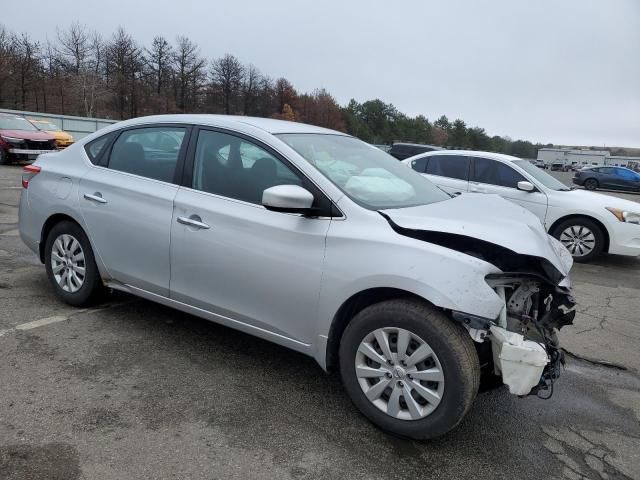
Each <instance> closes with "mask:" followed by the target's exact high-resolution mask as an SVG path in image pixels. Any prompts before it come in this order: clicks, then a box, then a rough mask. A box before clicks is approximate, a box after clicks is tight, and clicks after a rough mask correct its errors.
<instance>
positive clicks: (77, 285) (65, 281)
mask: <svg viewBox="0 0 640 480" xmlns="http://www.w3.org/2000/svg"><path fill="white" fill-rule="evenodd" d="M51 271H52V273H53V277H54V278H55V280H56V282H57V283H58V285H59V286H60V288H61V289H62V290H64V291H65V292H69V293H75V292H77V291H78V290H80V289H81V288H82V285H83V284H84V280H85V276H86V264H85V258H84V251H83V250H82V246H81V245H80V242H79V241H78V240H77V239H76V238H75V237H74V236H73V235H69V234H67V233H65V234H62V235H59V236H58V237H57V238H56V239H55V241H54V242H53V246H52V247H51Z"/></svg>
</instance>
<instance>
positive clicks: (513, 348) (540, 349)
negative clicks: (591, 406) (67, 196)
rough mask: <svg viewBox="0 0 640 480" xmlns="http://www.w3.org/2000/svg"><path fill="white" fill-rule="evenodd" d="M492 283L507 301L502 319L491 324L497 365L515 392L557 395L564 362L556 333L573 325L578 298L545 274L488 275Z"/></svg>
mask: <svg viewBox="0 0 640 480" xmlns="http://www.w3.org/2000/svg"><path fill="white" fill-rule="evenodd" d="M486 281H487V283H488V284H489V285H490V286H491V287H492V288H493V289H494V290H495V291H496V293H497V294H498V296H499V297H500V298H502V299H503V300H504V308H503V310H502V311H501V312H500V316H499V317H498V319H497V322H492V324H491V325H488V332H489V335H488V336H489V339H490V341H491V345H492V354H493V355H492V360H493V368H494V372H495V373H496V374H500V375H501V376H502V380H503V382H504V383H505V384H506V385H507V386H508V387H509V391H510V392H511V393H513V394H516V395H527V394H537V395H538V396H541V397H542V395H543V394H542V392H544V391H548V394H547V395H546V396H545V397H542V398H547V397H549V396H550V395H551V394H552V393H553V383H554V382H555V380H556V379H557V378H558V377H559V375H560V368H561V366H562V365H564V353H563V352H562V350H561V349H560V345H559V343H558V336H557V332H558V330H560V329H561V328H562V327H564V326H565V325H570V324H572V323H573V319H574V317H575V314H576V312H575V300H574V298H573V297H572V296H571V293H570V290H569V288H568V286H556V285H553V284H551V283H549V282H547V281H544V280H543V279H542V278H541V277H536V276H522V275H510V274H500V275H489V276H487V278H486Z"/></svg>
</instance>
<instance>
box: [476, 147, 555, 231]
mask: <svg viewBox="0 0 640 480" xmlns="http://www.w3.org/2000/svg"><path fill="white" fill-rule="evenodd" d="M521 181H527V182H528V181H529V180H528V179H527V178H525V177H524V176H523V175H522V174H520V172H518V171H517V170H516V169H515V168H513V167H512V166H511V165H508V164H506V163H503V162H499V161H497V160H493V159H490V158H484V157H473V164H472V166H471V178H470V181H469V191H471V192H477V193H495V194H497V195H500V196H501V197H503V198H505V199H507V200H510V201H512V202H514V203H517V204H518V205H521V206H522V207H524V208H526V209H527V210H529V211H531V212H533V213H534V214H535V215H536V216H537V217H538V218H539V219H540V221H541V222H542V223H543V224H544V222H545V218H546V215H547V195H546V194H545V193H543V192H541V191H539V190H537V189H536V190H534V191H533V192H525V191H523V190H518V182H521ZM530 183H531V182H530Z"/></svg>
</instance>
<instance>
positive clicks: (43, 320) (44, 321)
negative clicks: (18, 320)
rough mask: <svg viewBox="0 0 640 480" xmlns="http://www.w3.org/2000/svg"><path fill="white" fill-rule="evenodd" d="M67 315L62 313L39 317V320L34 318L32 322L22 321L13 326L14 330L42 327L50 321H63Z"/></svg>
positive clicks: (66, 318)
mask: <svg viewBox="0 0 640 480" xmlns="http://www.w3.org/2000/svg"><path fill="white" fill-rule="evenodd" d="M68 319H69V317H65V316H62V315H54V316H53V317H47V318H41V319H40V320H34V321H33V322H27V323H22V324H20V325H16V326H15V327H13V328H14V329H15V330H31V329H32V328H38V327H44V326H45V325H49V324H51V323H58V322H64V321H65V320H68Z"/></svg>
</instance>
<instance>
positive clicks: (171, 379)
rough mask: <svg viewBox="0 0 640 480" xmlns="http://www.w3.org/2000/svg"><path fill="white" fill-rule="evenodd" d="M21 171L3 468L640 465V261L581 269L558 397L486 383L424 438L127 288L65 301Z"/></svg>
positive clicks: (247, 339)
mask: <svg viewBox="0 0 640 480" xmlns="http://www.w3.org/2000/svg"><path fill="white" fill-rule="evenodd" d="M554 174H556V172H554ZM558 175H566V174H561V173H558ZM19 184H20V168H19V167H17V166H4V167H0V479H3V480H14V479H21V480H22V479H29V480H40V479H43V480H44V479H46V480H56V479H61V480H62V479H64V480H74V479H101V480H107V479H151V478H153V479H165V478H166V479H169V478H176V479H192V478H193V479H196V478H197V479H229V478H243V479H244V478H269V479H273V478H283V479H324V478H327V479H329V478H330V479H334V478H345V479H391V478H416V479H419V478H439V479H461V478H474V479H495V478H505V479H506V478H509V479H512V478H519V479H536V480H539V479H541V478H542V479H547V478H558V479H562V478H566V479H582V478H589V479H594V480H595V479H606V480H609V479H611V480H613V479H630V478H633V479H640V447H639V445H640V352H639V351H638V350H639V349H638V347H639V345H640V320H638V312H640V260H639V259H636V258H628V257H615V256H605V257H603V258H602V259H600V260H598V261H597V262H596V263H593V264H590V265H576V266H575V267H574V270H573V278H574V282H575V294H576V298H577V301H578V311H579V313H578V315H577V318H576V321H575V325H574V326H571V327H567V328H566V329H563V331H562V333H561V340H562V342H563V345H564V346H565V347H566V349H567V350H568V351H569V352H571V354H572V355H571V356H569V357H568V362H567V366H566V370H565V372H564V374H563V376H562V377H561V379H560V380H559V382H558V383H557V386H556V389H555V391H554V394H553V396H552V398H551V399H550V400H546V401H544V400H540V399H538V398H534V397H527V398H523V399H521V398H517V397H514V396H512V395H509V394H508V393H507V392H506V391H505V389H498V390H493V391H490V392H486V393H481V394H480V395H479V396H478V398H477V400H476V402H475V404H474V407H473V409H472V410H471V412H470V414H469V415H468V417H467V418H466V419H465V420H464V421H463V423H462V424H461V425H460V427H459V428H458V429H457V430H455V431H454V432H452V433H451V434H449V435H447V436H445V437H444V438H441V439H438V440H435V441H431V442H413V441H406V440H401V439H398V438H395V437H392V436H389V435H387V434H385V433H383V432H381V431H380V430H378V429H376V428H375V427H374V426H372V425H371V424H370V423H369V422H368V421H366V419H364V418H363V417H362V416H361V415H360V414H359V413H358V412H357V411H356V409H355V408H354V407H353V406H352V405H351V403H350V401H349V399H348V398H347V396H346V395H345V393H344V392H343V390H342V387H341V385H340V380H339V378H338V377H337V375H326V374H324V373H323V372H322V370H321V369H320V368H319V367H318V366H317V365H316V364H315V363H314V361H313V360H312V359H310V358H307V357H304V356H302V355H300V354H297V353H295V352H292V351H289V350H287V349H284V348H281V347H278V346H276V345H273V344H270V343H267V342H265V341H262V340H259V339H256V338H254V337H251V336H248V335H245V334H242V333H239V332H237V331H234V330H231V329H228V328H225V327H221V326H219V325H216V324H213V323H209V322H207V321H204V320H201V319H198V318H195V317H192V316H189V315H186V314H184V313H180V312H177V311H175V310H172V309H169V308H166V307H162V306H160V305H156V304H153V303H151V302H148V301H144V300H140V299H137V298H135V297H132V296H129V295H125V294H114V295H112V296H111V297H110V298H108V300H107V302H106V303H105V304H103V305H101V306H99V307H96V308H92V309H74V308H72V307H69V306H67V305H65V304H63V303H62V302H60V301H59V300H58V299H57V298H56V297H55V296H54V295H53V292H52V289H51V288H50V287H49V285H48V283H47V279H46V275H45V270H44V267H43V266H42V265H41V264H40V262H39V260H38V259H37V258H36V256H35V255H34V254H33V253H32V252H31V251H29V250H28V249H27V248H26V247H25V246H24V245H23V244H22V243H21V241H20V238H19V236H18V232H17V206H18V198H19V193H20V185H19ZM616 195H620V194H616ZM623 195H624V194H623ZM625 196H627V195H625ZM629 198H631V199H632V200H635V201H638V200H640V196H637V195H636V196H633V195H630V196H629ZM584 359H588V360H589V361H587V360H584ZM603 363H604V364H605V365H606V366H605V365H602V364H603Z"/></svg>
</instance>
